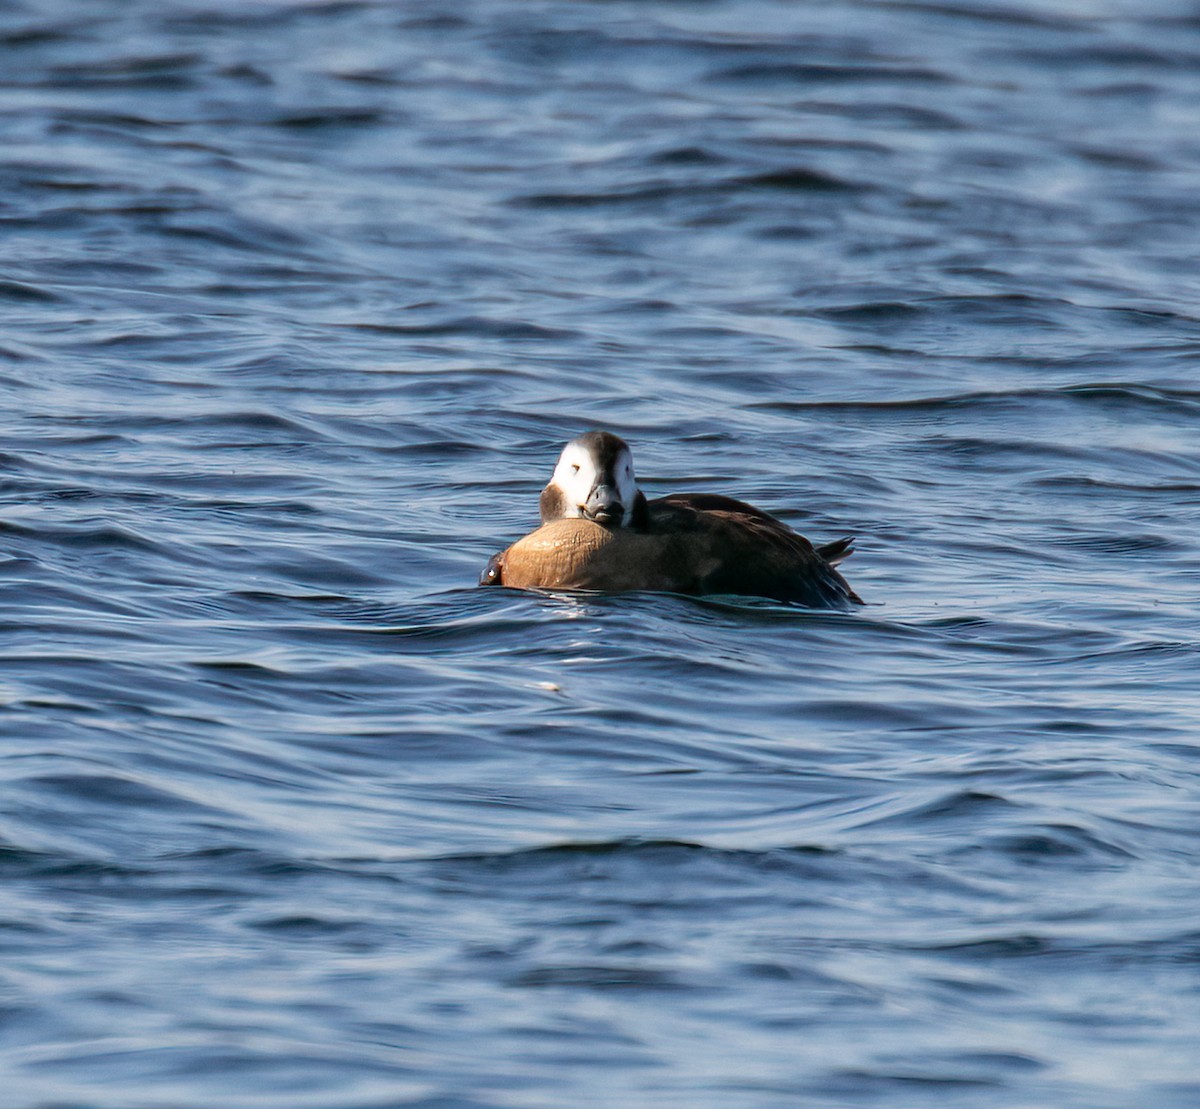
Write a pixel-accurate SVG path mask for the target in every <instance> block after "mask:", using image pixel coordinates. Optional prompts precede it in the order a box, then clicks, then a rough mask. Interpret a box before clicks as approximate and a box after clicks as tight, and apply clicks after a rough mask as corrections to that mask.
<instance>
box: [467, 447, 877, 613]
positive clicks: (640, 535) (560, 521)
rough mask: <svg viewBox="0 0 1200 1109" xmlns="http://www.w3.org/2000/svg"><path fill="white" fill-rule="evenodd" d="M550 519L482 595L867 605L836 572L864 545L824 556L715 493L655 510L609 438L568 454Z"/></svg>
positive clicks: (679, 496)
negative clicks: (588, 594)
mask: <svg viewBox="0 0 1200 1109" xmlns="http://www.w3.org/2000/svg"><path fill="white" fill-rule="evenodd" d="M539 507H540V510H541V518H542V526H541V527H540V528H538V529H537V530H536V531H534V532H531V533H530V534H529V535H527V536H525V537H524V538H523V539H520V540H518V541H517V542H516V543H514V544H513V545H512V546H511V547H509V548H507V550H504V551H501V552H500V553H499V554H497V555H495V556H493V558H492V559H491V561H490V562H489V563H488V565H487V568H486V569H485V570H484V572H483V576H482V577H481V578H480V584H481V585H507V586H513V587H515V588H518V589H592V590H604V591H622V590H657V591H663V592H671V593H687V594H693V595H700V594H710V593H737V594H744V595H748V596H758V597H771V598H774V599H776V600H780V601H795V602H798V603H801V604H805V605H809V606H811V607H815V608H846V607H849V606H850V605H856V604H862V603H863V601H862V599H861V598H860V597H859V596H858V594H856V593H855V592H854V590H853V589H851V588H850V585H849V583H848V582H847V581H846V579H845V578H843V577H842V575H841V574H840V573H839V572H838V571H837V569H836V567H837V564H838V563H840V562H841V561H842V560H843V559H845V558H847V557H848V556H849V555H850V554H852V553H853V546H852V543H853V540H851V539H839V540H837V541H835V542H833V543H828V544H826V545H825V546H822V547H814V546H813V545H812V544H811V543H810V542H809V541H808V540H807V539H805V538H804V536H802V535H799V534H798V533H796V532H795V531H793V530H792V529H791V528H790V527H788V526H787V524H785V523H784V522H783V521H782V520H777V519H776V518H775V517H774V516H771V515H770V514H769V513H767V512H764V511H762V509H759V508H755V507H754V506H753V505H749V504H746V503H745V502H744V501H738V500H734V499H733V498H732V497H725V496H721V495H720V494H716V493H672V494H670V495H668V496H666V497H658V498H656V499H654V500H647V498H646V496H645V494H643V493H642V491H641V490H640V489H639V488H638V485H637V478H636V477H635V475H634V470H633V453H632V452H631V451H630V449H629V445H628V444H627V443H626V442H625V441H624V440H623V439H621V438H620V437H618V436H616V435H613V434H611V433H610V432H607V431H589V432H588V433H587V434H585V435H581V436H579V438H577V439H572V440H571V441H570V442H569V443H568V444H567V445H566V446H565V447H564V448H563V451H562V454H561V455H560V456H559V459H558V464H557V465H556V466H555V468H554V474H553V476H552V477H551V478H550V481H549V483H548V484H547V485H546V487H545V488H544V489H543V490H542V493H541V497H540V499H539Z"/></svg>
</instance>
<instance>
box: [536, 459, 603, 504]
mask: <svg viewBox="0 0 1200 1109" xmlns="http://www.w3.org/2000/svg"><path fill="white" fill-rule="evenodd" d="M543 472H545V471H543ZM599 476H600V475H599V474H598V473H597V472H596V460H595V459H594V458H593V457H592V454H591V451H589V450H588V449H587V448H586V447H584V446H582V445H581V444H579V443H568V444H567V445H566V446H565V447H563V452H562V454H560V455H559V456H558V465H557V466H555V467H554V477H552V478H551V479H550V482H551V484H552V485H557V486H558V488H559V489H561V490H562V491H563V493H564V495H565V496H566V498H567V503H566V511H565V515H567V516H578V515H579V509H580V506H581V505H583V504H585V503H586V502H587V499H588V493H590V492H591V490H592V486H593V485H595V484H596V479H597V478H598V477H599Z"/></svg>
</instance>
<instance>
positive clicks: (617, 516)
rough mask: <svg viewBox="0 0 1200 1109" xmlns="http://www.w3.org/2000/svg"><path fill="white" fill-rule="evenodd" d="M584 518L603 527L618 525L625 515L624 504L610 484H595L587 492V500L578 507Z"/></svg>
mask: <svg viewBox="0 0 1200 1109" xmlns="http://www.w3.org/2000/svg"><path fill="white" fill-rule="evenodd" d="M580 515H582V516H583V518H584V519H585V520H592V521H594V522H595V523H597V524H603V525H604V526H605V527H611V528H615V527H620V525H621V520H622V519H623V518H624V516H625V506H624V505H623V504H621V498H620V497H619V496H618V495H617V491H616V490H615V489H614V488H613V487H612V486H611V485H596V486H594V487H593V488H592V491H591V492H590V493H588V499H587V502H586V503H585V504H584V505H583V506H582V507H581V508H580Z"/></svg>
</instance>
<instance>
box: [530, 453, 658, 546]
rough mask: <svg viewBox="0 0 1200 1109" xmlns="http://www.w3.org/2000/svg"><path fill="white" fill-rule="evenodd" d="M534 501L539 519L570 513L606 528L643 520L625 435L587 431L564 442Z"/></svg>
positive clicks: (633, 524)
mask: <svg viewBox="0 0 1200 1109" xmlns="http://www.w3.org/2000/svg"><path fill="white" fill-rule="evenodd" d="M539 503H540V507H541V512H542V523H543V524H545V523H549V522H550V521H551V520H562V519H569V518H571V517H582V518H583V519H585V520H591V521H593V522H594V523H597V524H601V525H603V526H604V527H606V528H619V527H623V526H624V527H643V526H645V523H646V498H645V497H644V496H643V495H642V492H641V490H639V489H638V487H637V479H636V478H635V477H634V476H633V453H632V452H631V451H630V449H629V445H628V444H627V443H626V442H625V440H624V439H621V438H619V437H618V436H616V435H612V434H610V433H609V432H607V431H589V432H588V433H587V434H586V435H581V436H579V438H578V439H572V440H571V441H570V442H569V443H568V444H567V445H566V446H565V447H563V451H562V454H561V455H559V458H558V465H557V466H555V467H554V476H553V477H551V479H550V483H549V484H548V485H547V486H546V488H545V489H543V490H542V496H541V501H540V502H539Z"/></svg>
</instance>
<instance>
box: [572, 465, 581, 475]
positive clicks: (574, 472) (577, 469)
mask: <svg viewBox="0 0 1200 1109" xmlns="http://www.w3.org/2000/svg"><path fill="white" fill-rule="evenodd" d="M571 473H573V474H577V473H579V463H578V462H575V463H572V465H571Z"/></svg>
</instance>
